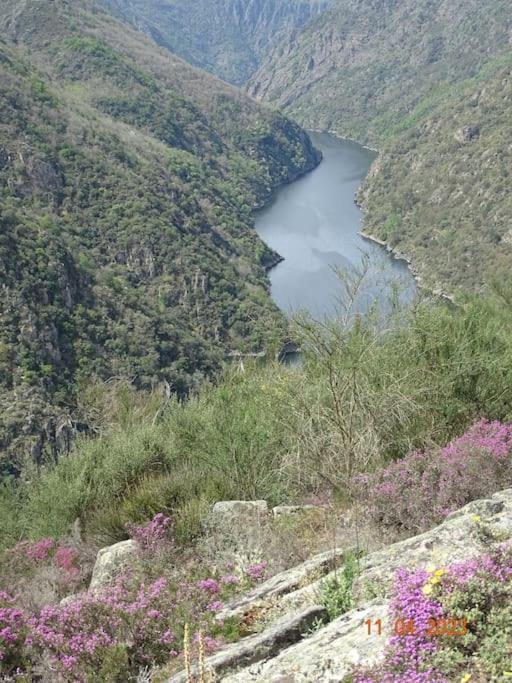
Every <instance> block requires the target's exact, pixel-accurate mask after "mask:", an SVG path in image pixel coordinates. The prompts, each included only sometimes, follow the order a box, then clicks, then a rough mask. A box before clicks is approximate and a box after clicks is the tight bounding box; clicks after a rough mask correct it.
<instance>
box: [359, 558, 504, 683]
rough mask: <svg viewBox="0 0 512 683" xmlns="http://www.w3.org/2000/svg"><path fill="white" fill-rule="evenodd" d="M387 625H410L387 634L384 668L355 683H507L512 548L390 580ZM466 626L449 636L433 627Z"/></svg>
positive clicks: (405, 572) (403, 572) (401, 573)
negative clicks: (452, 623)
mask: <svg viewBox="0 0 512 683" xmlns="http://www.w3.org/2000/svg"><path fill="white" fill-rule="evenodd" d="M390 613H391V619H392V620H393V619H399V620H400V623H402V624H407V623H409V624H411V628H410V630H407V631H406V632H402V633H397V634H395V635H393V636H392V637H391V638H390V640H389V642H388V644H387V649H386V654H385V659H384V663H383V664H382V666H380V667H378V668H376V669H374V670H373V671H357V672H356V673H355V675H354V683H448V682H449V681H464V683H466V682H467V681H471V680H474V681H475V683H476V681H477V680H478V681H483V680H485V681H490V680H496V681H498V680H505V678H507V677H512V672H511V671H510V669H511V668H512V667H511V664H512V545H508V546H504V547H502V548H500V549H499V550H497V551H495V552H493V553H492V554H489V555H482V556H480V557H478V558H476V559H472V560H468V561H466V562H462V563H458V564H454V565H451V566H449V567H447V568H446V569H445V568H440V569H435V568H434V567H431V568H428V569H427V570H424V569H418V570H415V571H410V570H407V569H400V570H399V571H398V572H397V574H396V580H395V586H394V594H393V599H392V602H391V605H390ZM441 619H447V620H455V622H458V623H462V622H463V623H464V624H466V625H467V626H466V628H465V630H461V631H460V634H459V635H457V636H456V637H455V636H453V635H452V636H447V635H443V634H441V633H439V635H438V634H437V633H433V632H432V623H433V622H432V621H430V620H434V623H441V622H440V620H441Z"/></svg>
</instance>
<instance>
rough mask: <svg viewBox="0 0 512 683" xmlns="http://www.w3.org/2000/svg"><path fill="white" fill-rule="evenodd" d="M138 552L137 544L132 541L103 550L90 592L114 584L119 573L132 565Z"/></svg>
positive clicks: (96, 566)
mask: <svg viewBox="0 0 512 683" xmlns="http://www.w3.org/2000/svg"><path fill="white" fill-rule="evenodd" d="M136 552H137V544H136V543H135V541H131V540H130V541H121V542H120V543H116V544H115V545H110V546H108V547H107V548H102V549H101V550H100V551H99V552H98V556H97V558H96V563H95V564H94V569H93V570H92V578H91V583H90V586H89V590H90V591H96V590H100V589H102V588H105V587H107V586H109V585H110V584H111V583H113V582H114V581H115V579H116V577H117V576H118V575H119V573H120V572H121V571H123V569H126V567H127V566H128V565H129V564H130V562H131V560H132V559H133V557H134V555H135V553H136Z"/></svg>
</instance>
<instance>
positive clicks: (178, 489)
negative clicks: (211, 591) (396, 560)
mask: <svg viewBox="0 0 512 683" xmlns="http://www.w3.org/2000/svg"><path fill="white" fill-rule="evenodd" d="M404 316H405V317H404ZM404 322H406V323H407V324H406V325H404ZM511 330H512V298H511V294H510V290H509V289H503V290H500V291H499V293H496V294H493V295H492V296H488V297H487V298H485V299H481V298H474V299H471V300H469V301H468V302H467V303H466V304H465V306H464V308H462V309H451V308H448V307H447V306H445V305H444V304H438V305H432V304H431V303H428V302H425V303H424V304H419V305H418V306H417V307H415V309H413V311H411V312H410V313H400V314H399V315H397V316H396V317H393V318H392V319H389V321H388V324H387V325H386V327H385V329H384V330H383V329H382V325H381V321H380V320H379V317H378V316H377V317H375V318H374V316H373V315H370V316H369V317H368V318H367V319H365V320H361V321H360V322H359V324H357V325H356V326H355V327H352V328H345V327H344V326H343V325H342V324H339V323H333V325H332V326H331V327H328V328H325V327H324V326H319V325H316V324H313V323H311V322H308V321H302V322H300V323H299V324H298V327H297V329H296V330H295V333H294V334H295V336H296V338H298V339H301V340H302V345H303V348H304V352H305V354H306V355H305V358H304V366H303V368H302V369H297V368H294V367H286V366H283V365H281V364H278V363H276V364H264V365H261V364H259V363H256V364H254V365H253V366H251V365H250V364H248V363H247V362H244V370H243V371H242V370H241V369H240V368H238V369H237V368H233V369H232V370H230V371H228V373H227V375H226V376H225V378H224V380H223V381H221V382H220V384H219V385H218V386H204V387H203V389H202V390H201V391H200V393H199V395H198V396H197V397H195V398H191V399H190V400H188V401H187V402H185V403H184V404H180V403H178V402H176V401H171V402H170V403H168V404H166V403H165V401H163V399H162V397H161V395H159V394H158V393H153V394H149V395H148V394H144V393H142V394H140V395H139V394H137V393H136V392H134V390H133V388H131V389H130V386H129V385H128V386H127V385H126V384H124V385H123V384H122V385H120V386H116V385H112V386H110V388H109V385H102V384H99V385H97V386H96V388H95V389H94V391H92V390H91V391H90V392H89V394H88V396H87V397H84V401H85V400H86V399H87V402H88V405H89V406H90V409H91V410H93V409H94V411H95V413H96V416H97V418H96V419H97V421H98V423H99V424H101V425H102V431H103V432H104V436H102V437H100V438H96V439H91V438H84V439H82V440H80V441H79V443H78V445H77V446H76V448H75V449H74V450H73V452H72V453H71V455H70V456H69V457H67V458H64V459H63V460H62V461H61V462H59V463H58V464H57V465H56V466H52V465H48V466H46V467H45V468H44V469H43V470H42V472H41V473H40V474H36V472H35V471H34V472H33V473H32V474H30V472H31V470H28V471H27V483H26V484H25V483H23V482H21V483H19V484H17V485H13V486H12V487H11V486H9V487H7V488H4V489H3V494H4V499H3V504H4V508H5V510H9V509H10V512H5V514H4V512H3V511H2V517H3V518H4V519H5V520H6V522H5V524H4V526H3V529H2V532H1V533H2V544H3V545H8V544H9V542H10V541H12V540H14V539H16V538H18V537H19V536H20V535H23V536H28V537H31V538H40V537H44V536H46V535H54V536H57V537H58V536H61V535H63V534H65V533H66V530H67V529H68V528H69V525H71V524H72V523H73V522H74V520H75V519H76V518H77V517H80V519H81V520H82V524H83V528H84V529H85V532H86V533H88V534H90V535H92V536H95V535H99V536H100V537H101V538H102V539H103V540H104V541H115V540H119V538H122V537H123V535H124V531H123V530H124V525H125V523H126V522H137V523H138V522H140V521H142V520H145V519H147V518H149V517H150V516H151V515H152V514H154V513H156V512H161V511H164V512H166V513H168V514H170V515H171V516H172V517H173V519H174V520H175V522H176V524H177V530H178V533H179V535H180V538H182V539H183V538H190V537H191V536H193V535H194V534H195V533H196V532H197V530H198V529H199V527H198V526H197V524H198V522H199V520H200V519H201V516H202V514H203V512H204V510H205V509H206V508H207V507H208V506H209V505H210V504H211V503H213V502H215V501H217V500H230V499H235V500H237V499H242V500H244V499H260V498H263V499H266V500H268V501H269V502H270V503H273V504H278V503H281V502H283V501H287V500H290V501H294V500H298V499H300V498H304V497H311V496H313V497H317V496H319V495H320V496H321V495H323V494H325V493H328V494H329V495H332V494H334V496H335V497H338V498H341V499H343V498H345V497H346V495H347V492H348V490H349V489H350V487H351V486H352V483H353V481H354V477H355V476H356V475H357V474H358V473H362V472H371V471H374V470H375V469H377V468H379V467H381V466H383V465H385V464H386V463H388V462H390V461H393V460H395V459H397V458H400V457H403V456H405V455H406V454H407V453H408V452H409V451H410V450H413V449H415V448H423V447H428V446H431V445H432V444H436V443H437V444H444V443H446V442H447V441H448V440H449V439H451V438H452V437H453V436H455V435H458V434H460V433H462V432H463V431H464V429H465V428H466V427H468V426H469V425H470V424H471V423H472V422H473V421H474V420H476V419H478V418H481V417H485V418H487V419H491V420H510V417H511V415H512V408H511V406H512V393H511V388H510V387H511V386H512V347H511V343H512V342H511V339H512V334H511ZM504 484H505V482H504ZM411 490H412V489H411ZM55 491H59V496H58V497H55V495H54V492H55ZM398 502H399V501H397V504H398ZM5 506H7V507H5ZM423 513H424V514H425V515H426V514H427V511H423ZM423 513H422V511H421V510H418V514H423Z"/></svg>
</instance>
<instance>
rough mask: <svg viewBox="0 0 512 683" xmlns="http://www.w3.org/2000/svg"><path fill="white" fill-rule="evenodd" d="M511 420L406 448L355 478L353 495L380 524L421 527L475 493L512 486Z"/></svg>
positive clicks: (481, 424) (480, 424)
mask: <svg viewBox="0 0 512 683" xmlns="http://www.w3.org/2000/svg"><path fill="white" fill-rule="evenodd" d="M511 451H512V424H501V423H500V422H488V421H486V420H481V421H480V422H477V423H476V424H475V425H474V426H473V427H472V428H471V429H470V430H469V431H468V432H467V433H466V434H464V435H463V436H461V437H460V438H458V439H456V440H455V441H453V442H452V443H450V444H449V445H448V446H446V447H445V448H443V449H441V450H438V451H426V452H416V453H411V454H410V455H408V456H407V457H405V458H404V459H403V460H400V461H398V462H394V463H392V464H391V465H389V466H388V467H386V468H384V469H382V470H380V471H378V472H376V473H375V474H370V475H364V476H361V477H360V480H359V491H358V493H359V495H360V497H361V498H362V499H363V500H364V501H365V502H369V506H370V514H371V515H372V517H373V519H374V520H375V521H376V522H377V523H380V524H384V525H385V526H394V527H399V528H403V529H408V530H411V531H415V532H416V531H423V530H425V529H427V528H429V527H432V526H434V525H435V524H438V523H439V522H441V521H442V520H443V519H444V518H445V517H446V516H447V515H448V514H450V513H451V512H453V511H454V510H457V509H459V508H461V507H463V506H464V505H465V504H466V503H468V502H470V501H471V500H475V499H477V498H483V497H485V496H487V495H490V494H491V493H494V492H495V491H497V490H499V489H503V488H505V487H506V486H509V485H512V458H511Z"/></svg>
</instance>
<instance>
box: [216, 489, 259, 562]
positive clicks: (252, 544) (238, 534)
mask: <svg viewBox="0 0 512 683" xmlns="http://www.w3.org/2000/svg"><path fill="white" fill-rule="evenodd" d="M268 521H269V510H268V505H267V501H265V500H225V501H221V502H219V503H215V505H214V506H213V509H212V511H211V512H210V514H209V516H208V518H207V519H206V523H205V526H206V531H207V533H208V535H209V536H215V538H216V539H217V541H219V543H220V545H221V547H222V546H223V547H225V548H231V549H233V550H238V551H243V552H244V553H245V554H248V555H250V554H251V552H258V551H261V550H262V547H263V545H264V539H263V534H262V532H263V529H264V527H265V526H266V525H267V524H268Z"/></svg>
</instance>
